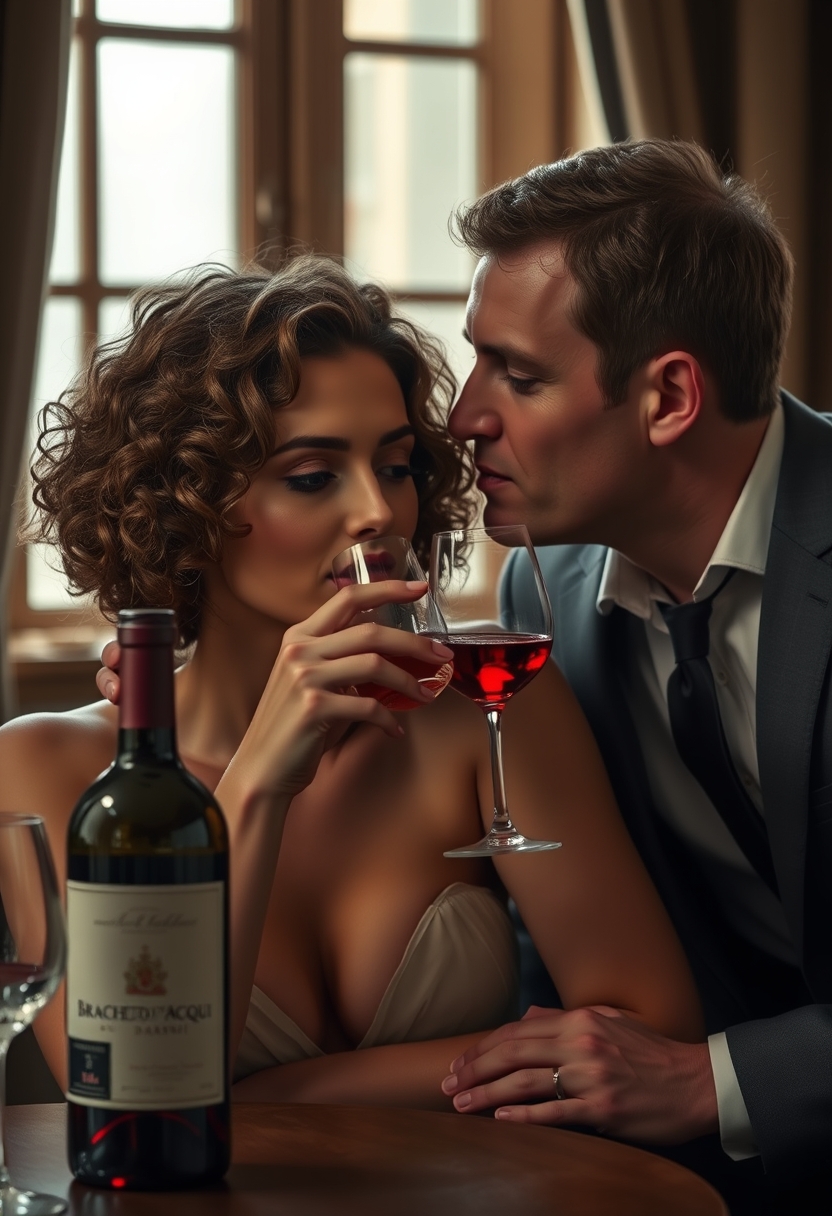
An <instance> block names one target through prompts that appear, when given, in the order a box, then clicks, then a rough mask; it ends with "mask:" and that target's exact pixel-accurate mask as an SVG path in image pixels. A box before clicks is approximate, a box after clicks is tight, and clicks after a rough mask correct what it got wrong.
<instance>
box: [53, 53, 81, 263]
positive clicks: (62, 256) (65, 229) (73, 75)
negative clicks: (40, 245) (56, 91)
mask: <svg viewBox="0 0 832 1216" xmlns="http://www.w3.org/2000/svg"><path fill="white" fill-rule="evenodd" d="M78 67H79V64H78V39H77V38H74V39H73V41H72V50H71V52H70V56H69V82H68V87H67V98H66V124H65V126H64V140H63V144H62V146H61V169H60V173H59V175H58V199H57V204H56V210H55V238H54V243H53V245H52V262H51V265H50V267H49V281H50V282H51V283H75V282H77V281H78V279H79V278H80V277H81V259H80V239H81V230H80V225H79V220H78V170H79V165H80V155H81V152H80V144H79V141H78V87H79V84H80V81H79V78H78Z"/></svg>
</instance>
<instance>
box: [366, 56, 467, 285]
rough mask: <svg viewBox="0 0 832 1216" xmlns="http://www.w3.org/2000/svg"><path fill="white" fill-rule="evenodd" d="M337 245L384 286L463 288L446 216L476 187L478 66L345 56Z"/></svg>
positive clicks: (463, 272)
mask: <svg viewBox="0 0 832 1216" xmlns="http://www.w3.org/2000/svg"><path fill="white" fill-rule="evenodd" d="M344 87H345V98H344V103H345V200H344V205H345V215H344V225H345V247H346V255H347V258H348V259H350V260H351V261H352V262H353V263H354V264H355V267H356V268H357V269H359V270H360V271H362V272H364V273H365V274H367V275H369V276H370V277H372V278H379V279H382V280H384V281H385V282H386V283H388V284H389V285H390V286H392V287H397V288H401V289H407V288H410V289H412V290H427V291H430V290H440V291H441V290H446V291H460V290H464V291H467V289H468V286H469V283H470V279H471V270H472V261H471V257H470V255H469V253H468V252H467V250H463V249H459V248H458V247H457V246H456V245H455V244H454V243H453V242H452V241H451V239H450V237H449V235H448V217H449V215H450V213H451V211H452V210H453V208H454V207H455V206H457V204H459V203H461V202H463V201H464V200H465V199H469V198H473V197H474V195H475V194H476V192H477V163H476V144H477V125H476V118H477V72H476V67H475V65H474V64H473V63H471V62H469V61H468V60H446V59H436V60H433V59H408V58H406V57H404V56H392V55H366V54H360V53H356V54H352V55H347V57H346V61H345V83H344Z"/></svg>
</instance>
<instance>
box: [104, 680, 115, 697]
mask: <svg viewBox="0 0 832 1216" xmlns="http://www.w3.org/2000/svg"><path fill="white" fill-rule="evenodd" d="M115 691H116V686H115V684H114V683H113V681H112V680H108V681H107V683H106V684H105V685H104V696H105V697H106V698H107V700H108V701H112V699H113V696H114V695H115Z"/></svg>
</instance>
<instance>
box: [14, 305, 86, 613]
mask: <svg viewBox="0 0 832 1216" xmlns="http://www.w3.org/2000/svg"><path fill="white" fill-rule="evenodd" d="M81 359H82V340H81V305H80V302H79V301H78V300H73V299H68V298H65V297H53V298H52V299H50V300H47V301H46V304H45V305H44V309H43V321H42V323H41V335H40V351H39V354H38V366H37V372H36V374H35V391H34V395H33V398H32V410H31V415H30V425H31V432H30V442H29V450H30V451H33V450H34V446H35V441H36V440H37V435H38V425H37V414H38V412H39V411H40V409H41V408H42V407H43V406H44V405H45V404H46V402H47V401H54V400H55V399H56V398H57V397H58V395H59V394H60V393H61V392H63V390H64V389H65V388H66V387H67V386H68V385H69V384H70V383H71V381H72V380H73V379H74V377H75V374H76V372H77V371H78V368H79V367H80V364H81ZM58 564H59V563H58V559H57V556H56V554H55V551H54V550H53V549H52V548H50V547H48V546H44V545H28V546H27V549H26V587H27V599H28V602H29V607H30V608H35V609H40V610H47V609H52V608H58V609H60V608H65V607H67V606H68V605H72V606H73V607H76V608H77V607H79V606H81V605H82V604H83V602H84V601H82V600H77V599H73V598H72V597H71V596H70V595H69V593H68V591H67V590H66V580H65V578H64V575H63V573H62V572H61V571H58V570H56V569H55V567H57V566H58Z"/></svg>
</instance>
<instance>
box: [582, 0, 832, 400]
mask: <svg viewBox="0 0 832 1216" xmlns="http://www.w3.org/2000/svg"><path fill="white" fill-rule="evenodd" d="M569 12H570V18H571V19H572V23H573V29H574V30H576V31H577V30H578V29H579V28H580V27H581V26H582V27H583V38H584V41H585V43H586V44H587V45H588V46H589V48H590V53H589V54H588V55H586V56H585V57H584V61H583V73H584V74H588V73H589V72H591V71H593V70H594V71H595V73H596V74H597V77H598V82H597V83H596V84H595V85H594V86H593V85H592V82H589V84H588V85H587V84H585V88H586V87H589V88H592V87H595V88H596V90H598V91H600V92H601V93H603V94H604V96H605V99H606V100H605V110H606V111H607V112H608V113H609V114H611V115H612V119H611V121H610V122H609V128H610V135H611V138H624V137H626V136H631V137H633V138H635V139H641V138H644V137H645V136H650V135H655V136H661V137H665V138H667V137H672V136H677V137H680V138H684V139H696V140H698V141H699V142H700V143H702V144H704V145H705V146H706V147H708V148H710V149H711V150H712V151H713V152H714V153H715V154H716V155H717V157H718V158H719V159H720V160H721V161H722V162H723V163H725V164H727V165H731V166H733V167H734V168H735V169H736V171H737V172H739V173H741V174H742V176H743V177H746V178H748V179H750V180H751V181H755V182H756V183H757V184H758V186H759V187H760V189H761V190H762V191H763V193H764V194H765V195H766V197H767V198H768V199H769V201H770V203H771V206H772V209H773V211H774V214H775V216H776V217H777V220H778V222H779V223H780V226H781V228H782V229H783V231H784V233H785V235H786V237H787V239H788V240H789V243H790V245H791V247H792V251H793V253H794V255H795V259H796V263H797V275H796V282H795V300H794V313H793V319H792V329H791V334H790V337H789V343H788V349H787V354H786V362H785V366H784V369H783V383H784V384H785V386H786V387H787V388H789V389H791V390H792V392H795V393H796V394H797V395H798V396H800V397H803V398H804V399H805V400H807V401H809V403H810V404H811V405H813V406H815V407H816V408H818V409H827V410H830V409H832V363H830V360H829V358H828V354H827V351H828V349H829V347H830V345H832V286H830V283H832V236H830V222H832V170H830V164H832V88H830V76H831V75H832V73H830V68H829V64H830V62H831V61H830V54H832V3H830V0H570V3H569ZM580 37H581V35H580V34H578V33H577V32H576V35H575V39H576V45H577V44H578V42H579V41H580ZM605 44H606V45H607V46H608V47H609V48H610V50H609V51H607V52H606V53H605V50H604V47H605ZM610 99H611V101H610ZM616 106H618V109H617V110H616ZM616 127H617V129H616Z"/></svg>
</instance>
